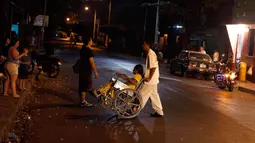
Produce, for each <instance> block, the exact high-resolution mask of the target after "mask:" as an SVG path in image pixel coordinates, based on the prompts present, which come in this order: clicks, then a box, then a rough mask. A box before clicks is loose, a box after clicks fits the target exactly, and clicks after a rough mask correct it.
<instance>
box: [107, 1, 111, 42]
mask: <svg viewBox="0 0 255 143" xmlns="http://www.w3.org/2000/svg"><path fill="white" fill-rule="evenodd" d="M111 13H112V0H110V3H109V13H108V25H110V24H111ZM106 46H107V47H108V46H109V35H108V34H107V35H106Z"/></svg>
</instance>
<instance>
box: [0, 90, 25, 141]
mask: <svg viewBox="0 0 255 143" xmlns="http://www.w3.org/2000/svg"><path fill="white" fill-rule="evenodd" d="M25 99H26V95H24V94H21V97H20V99H19V101H18V104H17V105H16V107H15V109H14V110H13V111H12V113H11V116H10V117H8V119H7V120H6V122H5V123H3V125H0V127H1V128H0V141H2V140H3V139H4V137H5V135H6V133H7V132H9V130H10V128H11V126H12V123H13V120H14V119H15V117H16V115H17V112H18V111H19V109H20V107H21V106H22V105H23V103H24V101H25Z"/></svg>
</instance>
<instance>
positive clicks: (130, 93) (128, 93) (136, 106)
mask: <svg viewBox="0 0 255 143" xmlns="http://www.w3.org/2000/svg"><path fill="white" fill-rule="evenodd" d="M114 108H115V112H116V113H117V114H118V116H119V117H120V118H123V119H131V118H135V117H136V116H137V115H138V114H139V113H140V111H141V99H140V95H139V94H138V92H136V91H135V90H133V89H123V90H121V91H119V92H118V93H117V94H116V96H115V99H114Z"/></svg>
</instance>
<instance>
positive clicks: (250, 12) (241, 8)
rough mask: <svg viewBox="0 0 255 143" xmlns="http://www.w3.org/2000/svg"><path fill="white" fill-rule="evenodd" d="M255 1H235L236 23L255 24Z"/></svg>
mask: <svg viewBox="0 0 255 143" xmlns="http://www.w3.org/2000/svg"><path fill="white" fill-rule="evenodd" d="M254 5H255V0H235V4H234V6H233V15H232V18H233V22H234V23H254V22H255V7H254Z"/></svg>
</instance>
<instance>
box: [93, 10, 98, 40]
mask: <svg viewBox="0 0 255 143" xmlns="http://www.w3.org/2000/svg"><path fill="white" fill-rule="evenodd" d="M96 25H97V11H96V10H95V12H94V28H93V40H94V41H95V40H96Z"/></svg>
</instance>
